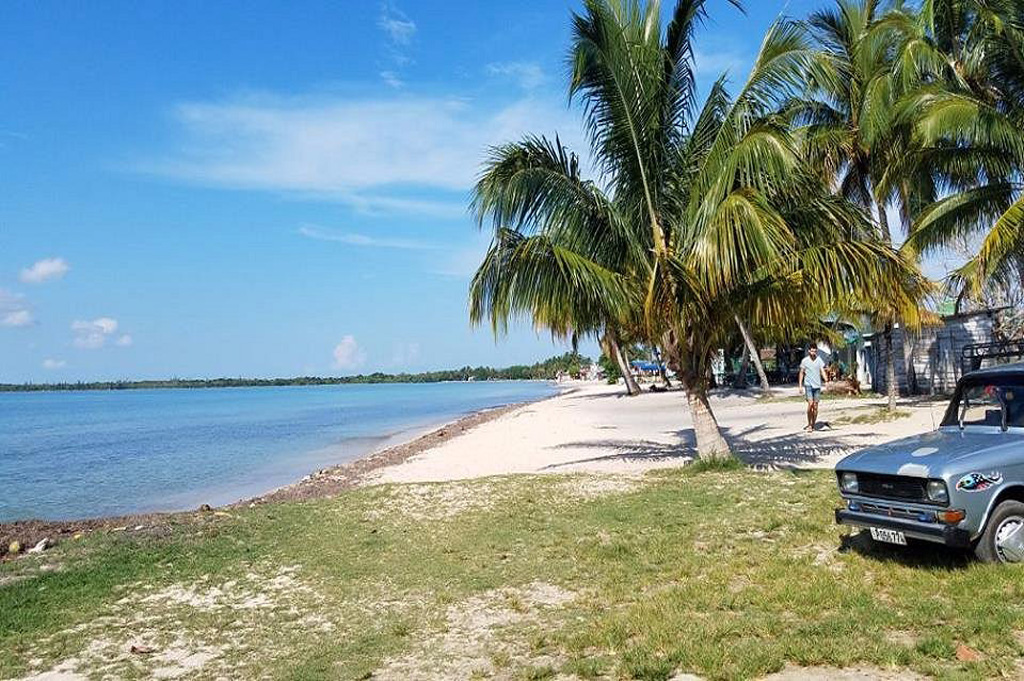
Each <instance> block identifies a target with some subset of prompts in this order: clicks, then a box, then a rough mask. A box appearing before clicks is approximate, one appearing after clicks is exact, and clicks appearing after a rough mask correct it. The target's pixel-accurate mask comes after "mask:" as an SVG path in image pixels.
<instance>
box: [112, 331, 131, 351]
mask: <svg viewBox="0 0 1024 681" xmlns="http://www.w3.org/2000/svg"><path fill="white" fill-rule="evenodd" d="M134 342H135V339H134V338H132V337H131V334H127V333H126V334H122V335H121V336H118V338H117V340H116V341H114V345H116V346H117V347H119V348H127V347H129V346H130V345H131V344H132V343H134Z"/></svg>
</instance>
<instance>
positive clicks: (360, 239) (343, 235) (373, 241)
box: [299, 225, 438, 251]
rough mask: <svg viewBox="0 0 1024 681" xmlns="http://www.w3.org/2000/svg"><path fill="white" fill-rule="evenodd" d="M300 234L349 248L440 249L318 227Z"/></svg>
mask: <svg viewBox="0 0 1024 681" xmlns="http://www.w3.org/2000/svg"><path fill="white" fill-rule="evenodd" d="M299 234H301V235H302V236H304V237H306V238H307V239H315V240H317V241H333V242H335V243H340V244H347V245H349V246H363V247H367V248H395V249H399V250H409V251H430V250H434V249H436V248H438V247H437V246H435V245H433V244H429V243H426V242H423V241H417V240H415V239H389V238H378V237H372V236H367V235H365V234H357V233H355V232H335V231H332V230H326V229H321V228H320V227H317V226H316V225H303V226H302V227H299Z"/></svg>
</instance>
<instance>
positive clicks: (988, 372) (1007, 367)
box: [964, 362, 1024, 378]
mask: <svg viewBox="0 0 1024 681" xmlns="http://www.w3.org/2000/svg"><path fill="white" fill-rule="evenodd" d="M974 376H977V377H986V376H1024V362H1014V363H1013V364H997V365H995V366H990V367H985V368H984V369H977V370H976V371H972V372H970V373H969V374H966V375H965V376H964V378H971V377H974Z"/></svg>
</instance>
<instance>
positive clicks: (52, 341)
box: [0, 0, 821, 382]
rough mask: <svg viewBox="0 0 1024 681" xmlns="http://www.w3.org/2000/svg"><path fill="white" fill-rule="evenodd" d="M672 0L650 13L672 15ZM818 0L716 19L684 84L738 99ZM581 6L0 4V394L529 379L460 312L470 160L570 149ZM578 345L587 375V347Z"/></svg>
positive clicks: (548, 343)
mask: <svg viewBox="0 0 1024 681" xmlns="http://www.w3.org/2000/svg"><path fill="white" fill-rule="evenodd" d="M669 4H670V3H665V5H666V10H667V8H668V5H669ZM819 4H821V3H820V2H817V1H816V0H790V1H789V2H781V1H779V2H776V1H774V0H757V1H754V0H750V1H748V2H747V3H746V5H747V10H746V14H742V13H740V12H738V11H737V10H735V9H734V8H733V7H731V6H730V5H729V4H728V3H727V2H726V1H725V0H710V13H711V20H710V22H709V23H708V25H707V26H706V27H705V28H704V29H703V30H701V32H700V33H699V35H698V41H697V53H698V54H697V57H698V77H699V80H700V82H701V83H703V84H705V85H706V84H708V83H710V82H712V81H713V80H714V79H715V78H717V76H718V75H720V74H721V73H722V72H728V73H729V74H730V75H731V77H732V78H733V79H734V80H735V81H737V82H738V81H741V80H742V79H743V78H744V77H745V76H746V72H747V70H748V69H749V66H750V63H751V61H752V59H753V57H754V55H755V54H756V51H757V48H758V46H759V44H760V41H761V38H762V36H763V34H764V31H765V29H766V28H767V26H768V25H769V24H770V23H771V22H772V21H773V20H774V19H775V18H776V17H777V16H778V15H779V14H780V13H786V14H789V15H791V16H803V15H805V14H806V13H807V12H808V11H809V10H810V9H811V8H813V7H815V6H817V5H819ZM574 9H579V3H578V2H577V1H576V0H531V2H529V3H497V2H480V1H479V0H446V1H444V2H442V1H440V0H418V1H414V0H396V1H395V2H392V1H391V0H388V1H386V2H378V1H376V0H365V1H364V0H348V1H347V2H337V1H333V2H311V1H303V2H296V3H284V2H279V1H278V2H265V1H262V0H254V1H252V2H247V3H244V4H237V3H210V2H205V1H199V0H176V1H174V2H171V1H169V0H168V1H153V2H144V3H136V2H112V1H109V0H99V1H97V2H91V3H63V2H36V1H35V0H9V1H8V2H6V3H5V4H4V20H3V22H0V382H28V381H32V382H43V381H46V382H49V381H68V380H71V381H74V380H111V379H139V378H170V377H218V376H257V377H269V376H294V375H308V374H313V375H344V374H354V373H365V372H370V371H377V370H381V371H389V372H397V371H422V370H428V369H438V368H448V367H457V366H464V365H467V364H470V365H479V364H489V365H492V366H507V365H510V364H514V363H531V362H534V361H537V360H540V359H543V358H545V357H547V356H550V355H552V354H556V353H561V352H564V351H565V350H566V349H568V348H567V346H566V344H565V343H562V342H553V341H552V340H551V338H550V336H549V335H548V334H547V333H546V332H544V331H536V330H535V329H533V328H532V325H531V324H529V322H523V323H520V324H517V325H515V326H514V327H513V328H512V329H511V330H510V331H509V333H508V334H507V335H503V336H500V337H497V338H496V337H495V336H494V334H492V332H491V330H490V328H489V327H487V326H484V327H482V328H473V327H471V325H470V324H469V319H468V314H467V303H466V293H467V288H468V285H469V279H470V276H471V274H472V272H473V270H474V269H475V267H476V265H477V264H478V263H479V261H480V259H481V256H482V254H483V252H484V250H485V249H486V246H487V243H488V235H487V232H486V231H483V232H481V231H480V230H479V229H478V228H477V226H476V224H475V222H474V220H473V219H472V218H471V216H470V215H469V212H468V209H467V206H468V202H469V195H470V189H471V187H472V183H473V181H474V178H475V177H476V175H477V173H478V172H479V170H480V166H481V163H482V162H483V160H484V159H485V157H486V150H487V148H488V147H489V146H492V145H495V144H498V143H501V142H504V141H510V140H514V139H516V138H519V137H521V136H522V135H524V134H527V133H543V134H548V135H553V134H555V133H557V134H558V135H559V136H560V137H561V139H562V140H563V141H564V142H566V143H567V144H569V145H570V146H572V147H573V148H575V149H578V150H580V151H583V150H584V147H585V138H584V136H583V132H582V128H581V125H580V117H579V114H578V111H577V110H574V109H573V108H571V107H570V106H569V103H568V101H567V95H566V73H565V57H566V51H567V49H568V44H569V32H570V13H571V11H572V10H574ZM581 349H582V350H583V351H584V352H586V353H588V354H591V355H592V356H596V354H597V349H596V345H595V344H594V343H593V342H592V341H591V342H587V343H584V344H583V345H582V346H581Z"/></svg>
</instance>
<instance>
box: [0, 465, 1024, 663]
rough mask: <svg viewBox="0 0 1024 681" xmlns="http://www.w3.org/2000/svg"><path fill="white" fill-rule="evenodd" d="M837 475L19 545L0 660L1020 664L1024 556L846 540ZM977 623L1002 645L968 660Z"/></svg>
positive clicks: (460, 495)
mask: <svg viewBox="0 0 1024 681" xmlns="http://www.w3.org/2000/svg"><path fill="white" fill-rule="evenodd" d="M833 484H834V483H833V481H832V476H831V474H829V473H828V472H813V473H788V472H777V473H755V472H753V471H749V470H710V471H709V470H705V471H699V470H697V469H696V467H693V466H688V467H684V468H682V469H678V470H672V471H668V472H659V473H651V474H647V475H646V476H645V477H643V478H642V479H639V480H638V479H636V478H602V477H585V476H574V477H562V476H537V477H503V478H494V479H488V480H483V481H476V482H469V483H446V484H439V485H415V486H389V487H376V488H368V489H360V490H354V491H352V492H349V493H345V494H343V495H342V496H339V497H337V498H334V499H325V500H317V501H312V502H303V503H292V504H281V505H277V506H265V507H257V508H254V509H247V510H245V511H240V512H238V513H236V514H235V516H234V517H218V518H217V519H216V521H214V522H210V521H206V522H203V523H199V522H196V523H193V522H183V523H181V524H180V525H178V526H176V527H173V528H171V529H170V530H169V531H167V532H164V533H161V535H160V536H152V535H145V534H131V533H119V534H108V535H93V536H88V537H86V538H85V539H82V540H80V541H77V542H68V543H64V544H62V545H59V546H58V547H56V548H54V549H52V550H50V551H47V552H46V553H45V554H43V555H42V556H41V557H29V558H24V559H19V560H17V561H13V562H10V563H6V564H3V565H0V650H4V651H5V654H4V658H3V659H4V662H3V665H0V676H2V677H5V678H6V677H17V676H20V675H23V674H26V673H30V672H39V671H45V670H48V669H52V668H53V667H54V666H56V665H58V664H59V663H61V662H66V665H70V666H72V667H74V666H76V665H77V666H78V667H79V671H81V672H88V673H89V674H91V675H93V676H97V677H99V676H104V675H106V676H114V677H118V678H129V679H130V678H145V677H147V676H150V675H152V674H153V673H154V672H159V673H161V674H167V673H171V674H173V673H182V672H189V673H191V674H192V675H193V676H194V677H195V678H215V677H217V676H230V677H235V678H245V677H255V676H260V677H273V678H282V679H316V678H342V679H358V678H370V677H371V676H372V675H373V674H374V673H375V672H381V671H382V670H383V672H384V674H382V675H384V676H390V677H394V678H408V677H417V676H419V677H421V678H422V676H423V675H424V674H427V673H432V674H434V675H435V676H436V677H438V678H488V677H492V676H495V675H499V676H502V677H504V678H515V679H543V678H551V677H555V676H558V675H569V674H575V675H577V676H579V677H582V678H641V679H667V678H669V677H670V676H671V675H672V674H673V673H677V672H690V673H695V674H699V675H702V676H705V677H708V678H712V679H733V678H751V677H757V676H760V675H764V674H767V673H771V672H773V671H777V670H779V669H781V668H782V667H783V665H785V664H787V663H788V664H796V665H804V666H816V665H827V666H837V667H842V666H851V665H875V666H879V667H885V668H895V669H911V670H914V671H917V672H919V673H923V674H927V675H931V676H934V677H937V678H940V679H969V678H978V677H983V676H998V675H1004V676H1013V675H1015V674H1017V673H1018V672H1019V668H1018V667H1017V663H1018V660H1019V658H1020V656H1021V654H1022V647H1021V643H1020V640H1021V639H1020V638H1019V637H1020V636H1021V631H1019V629H1024V624H1022V622H1024V618H1022V615H1024V605H1022V603H1024V582H1022V581H1021V580H1020V576H1019V572H1017V571H1015V570H1012V569H1007V568H1001V567H998V566H986V565H980V564H976V563H974V562H972V561H971V560H969V559H968V558H967V557H966V556H964V555H960V554H952V553H947V552H945V551H942V550H938V549H932V548H930V547H927V546H926V547H913V548H910V549H896V548H894V549H886V548H878V547H874V546H872V545H870V543H869V542H865V541H863V540H861V539H860V538H859V537H858V538H854V539H851V540H847V541H843V542H841V541H840V536H841V534H843V533H842V532H841V531H840V530H839V529H837V528H836V527H835V526H834V525H833V524H832V508H833V507H834V505H835V503H836V502H837V497H836V495H835V492H834V489H833ZM233 513H234V512H233ZM132 643H141V644H145V645H148V646H150V647H152V648H153V649H154V652H153V653H152V654H144V655H133V654H131V653H130V652H129V648H130V645H131V644H132ZM959 644H964V645H966V646H969V647H970V648H972V649H974V650H977V651H979V652H980V653H981V655H982V659H981V660H980V661H978V662H969V663H968V662H959V661H957V659H956V654H955V651H956V648H957V646H958V645H959ZM69 660H70V661H69Z"/></svg>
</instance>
